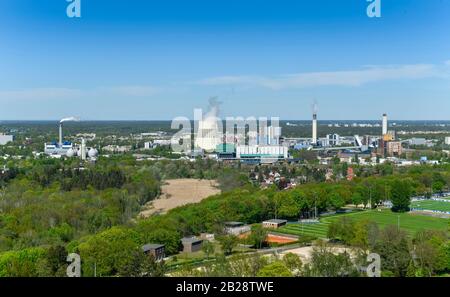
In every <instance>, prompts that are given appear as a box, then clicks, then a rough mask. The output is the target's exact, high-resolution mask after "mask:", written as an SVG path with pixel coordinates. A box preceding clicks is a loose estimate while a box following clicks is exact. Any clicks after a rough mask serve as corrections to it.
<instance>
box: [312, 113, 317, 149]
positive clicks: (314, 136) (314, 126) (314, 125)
mask: <svg viewBox="0 0 450 297" xmlns="http://www.w3.org/2000/svg"><path fill="white" fill-rule="evenodd" d="M312 143H313V144H316V143H317V114H316V113H314V114H313V122H312Z"/></svg>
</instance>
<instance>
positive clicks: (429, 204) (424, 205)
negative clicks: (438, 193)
mask: <svg viewBox="0 0 450 297" xmlns="http://www.w3.org/2000/svg"><path fill="white" fill-rule="evenodd" d="M411 207H413V208H421V209H427V210H438V211H450V202H444V201H435V200H423V201H415V202H413V203H411Z"/></svg>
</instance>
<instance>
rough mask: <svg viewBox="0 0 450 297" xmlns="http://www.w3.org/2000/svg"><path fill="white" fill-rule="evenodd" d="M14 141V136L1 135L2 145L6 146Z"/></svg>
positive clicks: (0, 142) (0, 141) (0, 143)
mask: <svg viewBox="0 0 450 297" xmlns="http://www.w3.org/2000/svg"><path fill="white" fill-rule="evenodd" d="M13 140H14V137H13V136H12V135H6V134H0V145H5V144H7V143H8V142H12V141H13Z"/></svg>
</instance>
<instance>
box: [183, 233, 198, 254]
mask: <svg viewBox="0 0 450 297" xmlns="http://www.w3.org/2000/svg"><path fill="white" fill-rule="evenodd" d="M181 243H182V244H183V252H184V253H195V252H198V251H200V250H201V249H202V245H203V240H201V239H198V238H197V237H195V236H192V237H184V238H182V239H181Z"/></svg>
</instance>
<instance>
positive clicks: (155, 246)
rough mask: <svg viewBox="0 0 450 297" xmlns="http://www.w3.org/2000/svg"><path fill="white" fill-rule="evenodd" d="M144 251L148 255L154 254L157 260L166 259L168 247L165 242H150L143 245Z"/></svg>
mask: <svg viewBox="0 0 450 297" xmlns="http://www.w3.org/2000/svg"><path fill="white" fill-rule="evenodd" d="M142 251H143V252H144V253H145V254H147V255H153V256H154V257H155V260H157V261H160V260H162V259H164V257H165V256H166V248H165V245H164V244H159V243H149V244H146V245H144V246H142Z"/></svg>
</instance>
